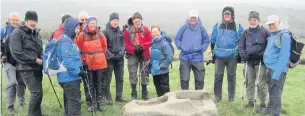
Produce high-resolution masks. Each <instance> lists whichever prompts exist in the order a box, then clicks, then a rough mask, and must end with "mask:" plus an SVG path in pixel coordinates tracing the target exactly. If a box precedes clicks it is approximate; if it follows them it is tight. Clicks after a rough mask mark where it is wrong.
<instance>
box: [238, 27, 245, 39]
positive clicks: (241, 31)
mask: <svg viewBox="0 0 305 116" xmlns="http://www.w3.org/2000/svg"><path fill="white" fill-rule="evenodd" d="M243 33H244V28H243V26H241V25H240V24H239V30H238V35H237V36H238V38H239V37H240V36H241V35H242V34H243Z"/></svg>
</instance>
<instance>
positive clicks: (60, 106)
mask: <svg viewBox="0 0 305 116" xmlns="http://www.w3.org/2000/svg"><path fill="white" fill-rule="evenodd" d="M47 75H48V77H49V80H50V83H51V86H52V88H53V91H54V94H55V96H56V99H57V101H58V104H59V107H60V108H62V105H61V103H60V101H59V99H58V96H57V93H56V91H55V89H54V85H53V83H52V80H51V77H50V75H49V74H47Z"/></svg>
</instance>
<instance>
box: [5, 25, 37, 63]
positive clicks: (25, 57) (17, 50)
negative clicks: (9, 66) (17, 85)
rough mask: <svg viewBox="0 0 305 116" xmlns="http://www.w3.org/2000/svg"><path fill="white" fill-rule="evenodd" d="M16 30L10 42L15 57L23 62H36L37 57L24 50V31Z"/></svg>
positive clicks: (19, 61)
mask: <svg viewBox="0 0 305 116" xmlns="http://www.w3.org/2000/svg"><path fill="white" fill-rule="evenodd" d="M20 31H21V30H15V31H14V32H13V33H12V35H11V38H10V39H11V41H10V43H9V46H10V50H11V54H12V56H13V58H14V59H15V60H16V61H17V62H18V63H21V64H36V57H33V56H31V55H29V54H28V53H27V52H24V51H23V48H22V34H21V33H22V32H20Z"/></svg>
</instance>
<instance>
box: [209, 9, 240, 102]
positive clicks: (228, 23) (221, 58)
mask: <svg viewBox="0 0 305 116" xmlns="http://www.w3.org/2000/svg"><path fill="white" fill-rule="evenodd" d="M221 16H222V21H221V22H220V23H217V24H216V25H215V26H214V27H213V31H212V37H211V40H212V44H211V50H212V52H213V61H214V63H215V79H214V94H215V103H218V102H219V101H220V100H221V99H222V82H223V75H224V69H225V68H226V70H227V78H228V79H227V80H228V95H229V96H228V97H229V101H230V102H232V101H234V99H235V89H236V68H237V62H238V41H239V37H240V35H242V33H243V28H242V26H241V25H240V24H238V23H236V22H235V13H234V8H233V7H230V6H227V7H225V8H224V9H223V10H222V13H221Z"/></svg>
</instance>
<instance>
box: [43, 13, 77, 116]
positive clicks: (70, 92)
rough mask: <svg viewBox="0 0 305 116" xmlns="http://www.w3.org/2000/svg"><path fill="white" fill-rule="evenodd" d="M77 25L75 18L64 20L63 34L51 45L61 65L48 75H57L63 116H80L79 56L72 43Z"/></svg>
mask: <svg viewBox="0 0 305 116" xmlns="http://www.w3.org/2000/svg"><path fill="white" fill-rule="evenodd" d="M77 25H79V22H78V21H77V20H76V19H75V18H73V17H70V18H67V19H65V21H64V23H63V26H64V32H63V33H62V35H61V36H60V37H59V38H58V39H57V40H55V39H53V40H55V41H57V42H56V43H53V44H57V46H58V47H56V49H55V52H54V53H55V55H56V58H57V59H58V62H60V64H61V65H59V69H58V70H53V71H49V74H50V75H51V74H54V75H56V74H57V81H58V83H59V85H60V86H61V87H62V88H63V99H64V110H65V112H64V116H81V91H80V83H81V78H80V72H81V70H80V67H81V56H80V53H79V51H78V48H77V46H76V45H75V44H74V43H73V41H72V39H73V38H74V37H75V36H76V33H75V28H76V27H77ZM50 44H52V42H50ZM50 44H49V43H48V44H47V45H50ZM52 72H53V73H52Z"/></svg>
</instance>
